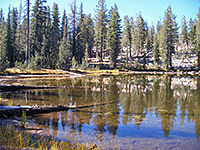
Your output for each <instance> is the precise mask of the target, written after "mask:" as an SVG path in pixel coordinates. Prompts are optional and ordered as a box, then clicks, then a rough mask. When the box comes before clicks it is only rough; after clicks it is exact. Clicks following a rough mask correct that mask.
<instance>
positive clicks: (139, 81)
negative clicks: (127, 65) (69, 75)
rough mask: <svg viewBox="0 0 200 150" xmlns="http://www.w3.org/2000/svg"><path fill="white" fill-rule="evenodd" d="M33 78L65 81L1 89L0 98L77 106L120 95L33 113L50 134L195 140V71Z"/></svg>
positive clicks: (199, 122)
mask: <svg viewBox="0 0 200 150" xmlns="http://www.w3.org/2000/svg"><path fill="white" fill-rule="evenodd" d="M37 82H38V81H37ZM37 82H34V81H33V80H31V81H26V83H28V84H30V85H31V84H42V85H56V86H66V89H57V90H45V91H44V90H37V91H20V92H14V93H2V94H1V97H2V98H7V99H13V101H14V103H16V104H18V103H20V104H34V103H37V104H38V105H49V104H54V105H57V104H68V105H70V104H77V105H80V104H91V103H100V102H111V101H116V100H119V103H113V104H107V105H103V106H95V107H92V108H85V109H79V110H75V111H63V112H56V113H50V114H45V115H41V116H37V117H34V120H35V121H36V122H37V123H38V124H41V125H44V126H46V127H48V128H49V133H50V134H51V135H53V136H59V135H60V134H64V135H65V136H66V139H67V136H69V134H71V135H74V137H73V138H74V139H75V140H76V137H77V136H79V137H81V136H82V134H89V135H91V136H92V137H95V138H96V139H97V140H98V141H103V140H105V139H106V136H112V138H113V139H115V138H117V137H132V138H133V137H142V138H147V137H153V138H156V137H157V138H163V137H162V135H163V136H164V137H166V138H172V137H173V135H174V136H176V137H194V138H196V139H197V140H199V137H200V77H199V76H197V77H176V76H167V75H166V76H147V75H134V76H133V75H122V76H105V77H83V78H74V79H63V80H59V81H57V80H52V81H46V80H44V81H42V80H41V81H40V82H39V83H37ZM190 129H192V130H190ZM91 131H92V132H91ZM160 131H162V135H161V132H160ZM88 132H91V133H88ZM170 133H171V135H170ZM195 135H196V137H195Z"/></svg>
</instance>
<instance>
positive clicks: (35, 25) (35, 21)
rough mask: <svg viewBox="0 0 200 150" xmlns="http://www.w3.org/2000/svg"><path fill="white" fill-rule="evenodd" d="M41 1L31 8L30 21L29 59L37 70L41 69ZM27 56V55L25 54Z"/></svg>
mask: <svg viewBox="0 0 200 150" xmlns="http://www.w3.org/2000/svg"><path fill="white" fill-rule="evenodd" d="M44 2H45V1H43V0H36V1H35V5H34V6H33V12H32V19H31V37H30V57H31V60H32V61H33V62H32V63H34V64H35V65H36V66H37V68H40V67H41V62H42V58H41V49H42V42H43V34H44V27H43V25H44V21H45V20H44V19H43V13H44V5H43V3H44ZM27 55H28V54H27Z"/></svg>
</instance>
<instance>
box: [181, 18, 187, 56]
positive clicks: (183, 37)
mask: <svg viewBox="0 0 200 150" xmlns="http://www.w3.org/2000/svg"><path fill="white" fill-rule="evenodd" d="M180 44H181V47H182V51H183V52H184V53H186V52H187V49H188V28H187V22H186V18H185V16H183V19H182V29H181V36H180Z"/></svg>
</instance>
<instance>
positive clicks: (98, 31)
mask: <svg viewBox="0 0 200 150" xmlns="http://www.w3.org/2000/svg"><path fill="white" fill-rule="evenodd" d="M25 1H26V4H25V6H26V7H25V11H24V9H23V8H24V7H22V4H21V5H20V7H19V8H17V7H13V8H12V9H11V8H10V7H9V8H8V14H7V17H6V19H5V16H4V13H3V9H1V11H0V66H1V67H0V70H4V69H5V68H8V67H25V66H26V65H27V66H26V67H29V68H32V69H39V68H52V69H55V68H59V69H67V68H70V67H71V66H72V65H73V62H77V63H78V64H84V65H86V64H87V63H88V62H87V60H88V58H97V57H98V58H100V61H103V59H104V58H105V57H109V60H110V62H111V64H112V65H113V66H114V67H116V64H117V58H118V56H119V54H121V53H122V52H123V48H126V65H127V64H128V62H129V61H133V56H135V55H136V57H139V56H140V55H143V57H144V60H145V56H146V54H147V53H148V52H150V51H153V60H154V65H155V66H158V65H161V64H162V66H163V67H165V68H167V69H169V68H171V67H172V55H173V53H175V51H177V48H178V47H179V48H181V50H180V51H179V53H180V55H185V54H188V53H189V52H195V53H196V55H197V57H198V69H200V10H199V13H198V16H197V19H194V20H192V19H190V20H189V22H187V21H186V18H185V16H183V19H182V25H181V32H180V33H179V30H178V29H179V28H178V25H177V23H176V16H175V14H173V12H172V9H171V6H170V5H169V6H168V8H167V9H166V11H165V15H164V18H163V21H158V22H157V25H156V27H155V26H154V25H152V26H148V24H147V22H146V21H145V20H144V18H143V17H142V13H141V12H139V13H138V14H137V16H136V19H135V20H134V19H133V17H128V16H125V17H124V19H123V23H122V20H121V19H120V14H119V11H118V8H117V5H116V4H114V5H113V6H112V7H111V9H110V10H109V11H108V10H107V8H106V1H105V0H99V1H98V4H97V5H96V9H95V12H96V15H95V17H94V18H92V16H91V14H84V11H83V3H81V5H80V7H77V5H76V0H74V1H73V2H72V3H71V4H70V9H71V11H70V12H69V14H67V12H66V10H64V12H63V15H62V17H61V19H60V13H59V7H58V5H57V4H56V3H54V4H53V8H50V6H48V5H46V0H36V1H35V3H34V5H33V7H32V9H31V11H30V10H29V9H30V8H29V5H30V4H29V0H25ZM29 12H30V21H29ZM29 22H30V24H29Z"/></svg>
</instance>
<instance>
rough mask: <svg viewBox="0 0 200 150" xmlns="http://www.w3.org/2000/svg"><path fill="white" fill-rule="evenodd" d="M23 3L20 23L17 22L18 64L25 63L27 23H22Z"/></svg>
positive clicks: (16, 54) (20, 9)
mask: <svg viewBox="0 0 200 150" xmlns="http://www.w3.org/2000/svg"><path fill="white" fill-rule="evenodd" d="M22 18H23V16H22V2H20V8H19V14H18V18H17V19H18V21H17V33H16V52H15V56H16V62H20V63H24V62H25V45H24V42H25V40H24V39H25V34H24V31H25V23H24V22H23V21H22Z"/></svg>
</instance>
